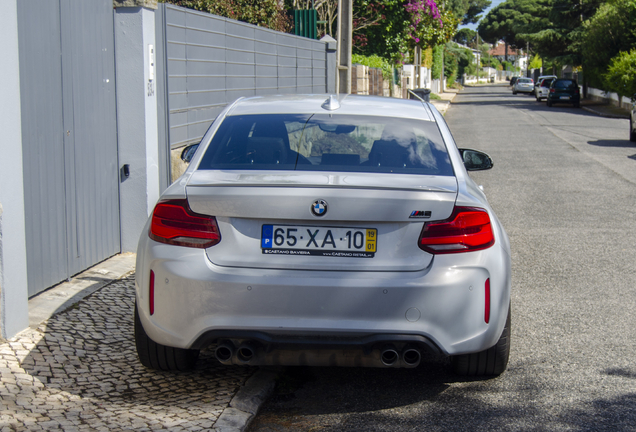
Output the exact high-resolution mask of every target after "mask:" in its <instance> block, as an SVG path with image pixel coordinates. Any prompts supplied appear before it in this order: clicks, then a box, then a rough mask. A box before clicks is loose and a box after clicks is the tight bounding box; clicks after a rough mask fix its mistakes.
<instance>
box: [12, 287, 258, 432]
mask: <svg viewBox="0 0 636 432" xmlns="http://www.w3.org/2000/svg"><path fill="white" fill-rule="evenodd" d="M134 302H135V294H134V279H133V278H132V277H130V278H126V279H122V280H120V281H116V282H114V283H111V284H110V285H107V286H105V287H103V288H101V289H100V290H98V291H96V292H95V293H93V294H92V295H91V296H89V297H87V298H85V299H84V300H82V301H80V302H79V303H78V304H77V306H76V307H74V308H71V309H68V310H66V311H64V312H61V313H59V314H57V315H54V316H53V317H51V318H50V319H49V320H47V321H45V322H43V323H42V324H41V325H40V326H39V327H38V328H37V329H28V330H26V331H24V332H22V333H21V334H20V335H18V336H17V337H15V338H13V339H11V340H9V341H7V342H4V343H0V427H1V428H0V432H4V431H5V430H6V431H27V430H29V431H31V430H66V431H85V430H90V431H100V430H103V431H109V432H110V431H123V430H138V431H153V432H155V431H200V430H211V429H214V428H215V424H216V422H217V420H218V419H219V417H220V416H221V415H222V414H223V413H225V412H226V411H227V410H230V411H229V412H228V416H226V423H225V425H226V426H228V422H227V421H228V420H230V419H231V420H230V422H229V423H230V424H233V423H234V421H236V420H237V419H240V418H242V417H245V416H244V415H242V414H241V413H240V412H239V411H238V410H235V409H234V408H229V402H230V400H232V398H233V397H234V396H235V395H236V393H237V391H238V390H239V389H240V388H242V387H243V386H244V385H245V383H246V381H247V380H248V378H249V377H250V376H252V375H253V374H254V372H255V371H256V369H255V368H249V367H238V366H237V367H231V366H230V367H226V366H222V365H220V364H219V363H218V362H217V361H216V360H215V359H214V354H213V352H212V350H206V351H203V352H202V353H201V357H200V360H199V362H198V363H197V367H196V369H195V370H194V371H191V372H179V373H166V372H155V371H151V370H148V369H146V368H144V367H143V366H142V365H141V364H140V363H139V360H138V358H137V353H136V351H135V343H134V339H133V320H132V318H133V307H134ZM230 414H231V415H230Z"/></svg>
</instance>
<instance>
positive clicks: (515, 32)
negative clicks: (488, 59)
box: [477, 0, 553, 57]
mask: <svg viewBox="0 0 636 432" xmlns="http://www.w3.org/2000/svg"><path fill="white" fill-rule="evenodd" d="M552 1H553V0H507V1H505V2H504V3H501V4H500V5H499V6H497V7H495V8H493V9H491V10H490V12H488V14H487V15H486V16H485V17H484V18H483V19H482V20H481V22H480V24H479V27H478V28H477V30H478V31H479V35H480V36H481V37H482V38H483V39H484V40H485V41H487V42H490V43H496V42H497V41H498V40H503V41H504V42H505V44H506V52H507V50H508V47H509V46H512V47H523V46H524V45H525V43H526V42H527V41H528V40H529V38H528V34H532V33H535V32H538V31H540V30H541V29H544V28H546V27H548V26H549V25H550V21H549V18H548V16H549V14H550V10H551V4H552ZM506 57H507V56H506Z"/></svg>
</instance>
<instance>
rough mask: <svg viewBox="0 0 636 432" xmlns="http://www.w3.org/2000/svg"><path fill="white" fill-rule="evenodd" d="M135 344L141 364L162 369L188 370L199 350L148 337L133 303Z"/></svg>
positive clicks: (192, 366)
mask: <svg viewBox="0 0 636 432" xmlns="http://www.w3.org/2000/svg"><path fill="white" fill-rule="evenodd" d="M135 345H136V346H137V355H138V356H139V361H140V362H141V364H142V365H144V366H146V367H147V368H150V369H155V370H163V371H188V370H191V369H193V368H194V365H195V364H196V362H197V359H198V358H199V350H193V349H183V348H173V347H168V346H165V345H161V344H158V343H157V342H155V341H153V340H152V339H150V338H149V337H148V335H147V334H146V331H145V330H144V328H143V326H142V325H141V320H140V319H139V312H138V311H137V303H135Z"/></svg>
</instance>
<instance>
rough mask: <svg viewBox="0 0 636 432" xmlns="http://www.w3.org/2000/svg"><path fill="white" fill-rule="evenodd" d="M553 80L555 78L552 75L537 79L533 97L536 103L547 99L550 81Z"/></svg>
mask: <svg viewBox="0 0 636 432" xmlns="http://www.w3.org/2000/svg"><path fill="white" fill-rule="evenodd" d="M555 79H556V77H555V76H554V75H550V76H540V77H539V78H538V79H537V83H536V84H535V85H534V97H535V98H536V99H537V102H540V101H541V99H545V98H547V97H548V92H549V91H550V84H552V81H553V80H555Z"/></svg>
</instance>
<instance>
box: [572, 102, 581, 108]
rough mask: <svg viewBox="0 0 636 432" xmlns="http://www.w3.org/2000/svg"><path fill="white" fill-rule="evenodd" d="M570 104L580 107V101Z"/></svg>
mask: <svg viewBox="0 0 636 432" xmlns="http://www.w3.org/2000/svg"><path fill="white" fill-rule="evenodd" d="M572 105H574V108H581V102H575V103H573V104H572Z"/></svg>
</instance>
